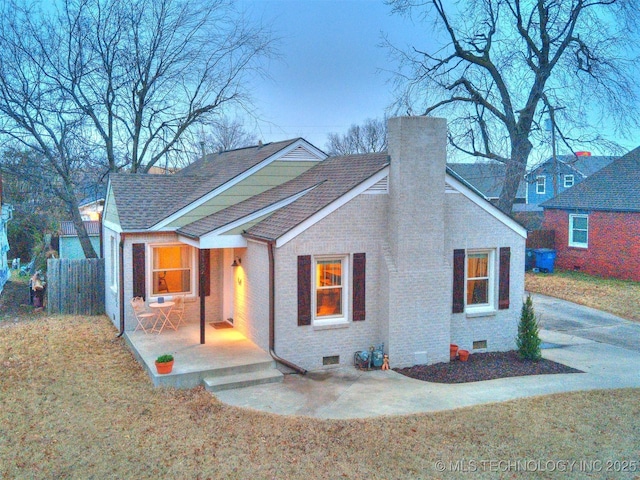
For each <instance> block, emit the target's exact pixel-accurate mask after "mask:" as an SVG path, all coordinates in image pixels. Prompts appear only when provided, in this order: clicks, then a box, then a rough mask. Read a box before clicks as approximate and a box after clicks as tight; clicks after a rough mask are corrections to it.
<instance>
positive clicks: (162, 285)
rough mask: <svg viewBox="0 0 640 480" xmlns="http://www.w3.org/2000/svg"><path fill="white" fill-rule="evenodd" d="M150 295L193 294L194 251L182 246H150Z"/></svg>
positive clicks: (189, 247) (187, 246)
mask: <svg viewBox="0 0 640 480" xmlns="http://www.w3.org/2000/svg"><path fill="white" fill-rule="evenodd" d="M150 249H151V289H150V291H151V295H153V296H162V295H163V294H166V295H172V294H176V293H181V294H187V295H190V294H193V293H194V291H193V285H194V284H195V281H194V277H193V276H194V272H195V270H196V269H195V268H194V261H195V260H194V258H195V257H194V253H193V252H194V249H193V247H191V246H189V245H184V244H164V245H150Z"/></svg>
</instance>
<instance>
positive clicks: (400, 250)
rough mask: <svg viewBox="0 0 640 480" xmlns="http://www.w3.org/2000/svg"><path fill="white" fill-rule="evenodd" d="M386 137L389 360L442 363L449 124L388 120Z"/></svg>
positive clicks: (446, 316)
mask: <svg viewBox="0 0 640 480" xmlns="http://www.w3.org/2000/svg"><path fill="white" fill-rule="evenodd" d="M387 135H388V144H389V150H388V151H389V156H390V172H389V217H388V218H389V228H388V235H389V236H388V245H389V249H388V251H389V254H390V257H391V258H390V260H391V262H388V264H389V263H390V264H389V279H388V280H389V324H388V327H389V335H388V337H387V338H388V339H389V340H388V341H389V355H390V357H391V359H392V361H393V364H394V365H397V366H403V365H414V364H416V363H423V362H429V363H434V362H438V361H446V360H447V359H448V358H449V353H448V352H449V343H450V341H449V340H450V336H451V332H450V329H451V328H450V320H451V306H450V305H451V282H452V280H451V278H452V277H451V275H452V274H451V267H450V262H449V261H448V260H447V259H446V258H445V253H444V241H445V235H444V225H445V219H444V202H445V174H446V143H447V122H446V120H445V119H442V118H432V117H398V118H391V119H389V123H388V127H387Z"/></svg>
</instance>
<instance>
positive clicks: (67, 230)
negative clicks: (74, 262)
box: [59, 220, 100, 259]
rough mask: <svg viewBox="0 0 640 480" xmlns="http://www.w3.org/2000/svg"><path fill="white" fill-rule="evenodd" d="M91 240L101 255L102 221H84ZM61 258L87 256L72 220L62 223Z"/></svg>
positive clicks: (81, 257) (97, 252)
mask: <svg viewBox="0 0 640 480" xmlns="http://www.w3.org/2000/svg"><path fill="white" fill-rule="evenodd" d="M84 226H85V228H86V229H87V234H88V235H89V240H90V241H91V245H93V249H94V250H95V251H96V254H97V255H98V256H100V222H99V221H95V220H89V221H85V222H84ZM59 253H60V258H69V259H83V258H85V256H84V252H83V251H82V246H81V245H80V239H79V238H78V232H76V227H75V225H74V224H73V222H72V221H63V222H61V223H60V251H59Z"/></svg>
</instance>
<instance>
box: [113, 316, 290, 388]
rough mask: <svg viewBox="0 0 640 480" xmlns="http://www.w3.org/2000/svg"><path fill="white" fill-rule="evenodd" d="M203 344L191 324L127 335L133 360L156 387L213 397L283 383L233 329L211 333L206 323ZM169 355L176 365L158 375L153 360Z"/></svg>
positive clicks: (267, 358) (268, 361)
mask: <svg viewBox="0 0 640 480" xmlns="http://www.w3.org/2000/svg"><path fill="white" fill-rule="evenodd" d="M205 328H206V331H205V340H206V343H205V344H204V345H202V344H200V324H199V323H189V324H186V325H182V326H180V328H178V330H177V331H176V330H172V329H165V330H164V331H163V332H162V333H159V334H158V333H144V332H143V331H140V330H139V331H136V332H127V333H125V340H126V342H127V344H128V345H129V347H130V348H131V351H132V352H133V354H134V356H135V357H136V359H137V360H138V362H140V364H141V365H143V367H144V368H145V370H146V371H147V373H148V374H149V377H150V378H151V380H152V382H153V384H154V385H155V386H163V387H175V388H193V387H196V386H198V385H205V387H206V388H207V389H208V390H209V391H212V392H215V391H220V390H225V389H228V388H239V387H244V386H248V385H258V384H262V383H271V382H281V381H282V377H283V376H282V373H280V371H279V370H277V369H276V368H275V362H274V361H273V359H272V358H271V356H270V355H269V354H268V353H267V352H265V351H264V350H262V349H261V348H259V347H258V346H257V345H256V344H254V343H253V342H251V341H250V340H248V339H247V338H246V337H244V336H243V335H242V334H241V333H239V332H238V331H236V330H235V329H234V328H225V329H215V328H213V327H212V326H211V325H209V324H207V326H206V327H205ZM163 354H171V355H173V357H174V360H175V363H174V366H173V371H172V372H171V373H170V374H167V375H159V374H158V373H157V372H156V367H155V360H156V358H158V356H160V355H163Z"/></svg>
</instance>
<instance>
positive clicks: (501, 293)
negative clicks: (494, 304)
mask: <svg viewBox="0 0 640 480" xmlns="http://www.w3.org/2000/svg"><path fill="white" fill-rule="evenodd" d="M510 264H511V248H509V247H503V248H501V249H500V277H499V279H498V309H500V310H506V309H507V308H509V280H510V278H509V271H510V268H511V266H510Z"/></svg>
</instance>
